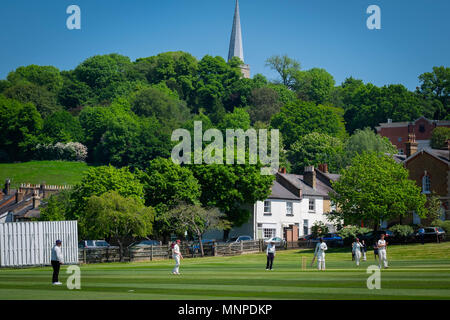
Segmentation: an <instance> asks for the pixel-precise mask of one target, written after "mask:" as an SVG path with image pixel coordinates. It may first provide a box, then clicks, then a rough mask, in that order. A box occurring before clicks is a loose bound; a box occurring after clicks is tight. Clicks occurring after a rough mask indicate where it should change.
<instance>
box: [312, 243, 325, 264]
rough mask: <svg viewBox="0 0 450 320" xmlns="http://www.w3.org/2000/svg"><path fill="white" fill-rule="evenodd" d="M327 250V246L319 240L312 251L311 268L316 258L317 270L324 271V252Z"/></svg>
mask: <svg viewBox="0 0 450 320" xmlns="http://www.w3.org/2000/svg"><path fill="white" fill-rule="evenodd" d="M326 250H328V247H327V244H326V243H325V242H324V241H323V238H320V242H318V243H317V245H316V250H315V251H314V257H313V260H312V261H311V266H312V265H313V263H314V260H315V259H316V258H317V269H319V270H325V251H326Z"/></svg>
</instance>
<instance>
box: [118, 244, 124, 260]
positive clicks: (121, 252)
mask: <svg viewBox="0 0 450 320" xmlns="http://www.w3.org/2000/svg"><path fill="white" fill-rule="evenodd" d="M117 242H118V243H119V260H120V262H123V243H122V241H121V240H120V239H117Z"/></svg>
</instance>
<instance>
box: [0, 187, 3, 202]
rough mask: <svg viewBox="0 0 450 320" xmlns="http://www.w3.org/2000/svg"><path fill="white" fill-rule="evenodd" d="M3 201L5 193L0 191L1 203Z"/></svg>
mask: <svg viewBox="0 0 450 320" xmlns="http://www.w3.org/2000/svg"><path fill="white" fill-rule="evenodd" d="M1 200H3V191H2V190H0V201H1Z"/></svg>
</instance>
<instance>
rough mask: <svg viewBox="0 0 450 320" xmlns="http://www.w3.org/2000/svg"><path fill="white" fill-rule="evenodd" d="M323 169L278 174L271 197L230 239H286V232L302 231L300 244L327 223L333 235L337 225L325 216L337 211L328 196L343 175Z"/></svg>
mask: <svg viewBox="0 0 450 320" xmlns="http://www.w3.org/2000/svg"><path fill="white" fill-rule="evenodd" d="M320 169H321V170H318V169H316V168H314V167H312V166H311V167H307V168H305V173H304V174H303V175H296V174H287V173H285V171H284V172H278V173H277V174H276V178H275V181H274V183H273V185H272V192H271V194H270V195H269V197H268V198H267V199H266V200H264V201H258V202H256V203H255V204H254V205H253V206H251V205H250V206H249V207H248V209H249V210H252V211H253V212H252V216H251V218H250V219H249V221H248V223H246V224H244V225H243V226H241V227H239V228H233V229H232V230H231V231H230V238H233V237H238V236H240V235H249V236H252V238H253V239H268V238H271V237H275V236H276V237H280V238H283V239H286V232H287V230H289V229H291V230H298V231H296V232H298V235H294V236H293V238H294V239H295V240H296V239H298V237H301V236H304V235H307V234H310V233H311V227H312V226H313V225H314V223H315V222H316V221H322V222H324V223H325V224H327V225H328V227H329V229H330V232H333V231H334V230H333V225H332V224H331V223H330V221H328V220H327V217H326V215H325V213H328V212H330V211H332V210H333V209H334V208H332V206H331V203H330V198H329V196H328V193H329V192H330V191H332V190H333V189H332V187H331V181H334V180H336V179H338V178H339V175H336V174H330V173H328V169H327V166H326V165H323V166H320ZM252 207H253V208H252ZM293 226H296V227H297V228H293ZM207 237H209V238H215V239H220V238H221V233H220V234H219V233H217V232H215V233H209V234H208V235H207ZM207 237H205V238H207Z"/></svg>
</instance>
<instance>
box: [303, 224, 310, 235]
mask: <svg viewBox="0 0 450 320" xmlns="http://www.w3.org/2000/svg"><path fill="white" fill-rule="evenodd" d="M308 223H309V221H308V220H303V234H304V235H305V236H306V235H307V234H309V225H308Z"/></svg>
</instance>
